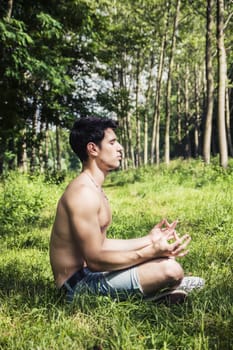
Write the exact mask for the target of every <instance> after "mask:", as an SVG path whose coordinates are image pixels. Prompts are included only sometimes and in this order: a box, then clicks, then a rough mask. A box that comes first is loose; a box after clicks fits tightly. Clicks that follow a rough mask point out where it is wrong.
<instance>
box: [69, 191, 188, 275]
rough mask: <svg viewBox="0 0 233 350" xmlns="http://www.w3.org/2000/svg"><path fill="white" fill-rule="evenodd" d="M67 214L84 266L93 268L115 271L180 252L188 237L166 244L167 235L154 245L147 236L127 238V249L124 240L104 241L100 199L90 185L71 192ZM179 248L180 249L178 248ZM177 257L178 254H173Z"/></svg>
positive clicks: (95, 269)
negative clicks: (100, 219) (84, 262)
mask: <svg viewBox="0 0 233 350" xmlns="http://www.w3.org/2000/svg"><path fill="white" fill-rule="evenodd" d="M66 207H67V211H68V214H69V217H70V224H71V227H72V233H73V235H74V237H75V240H76V241H77V243H78V245H79V248H80V250H81V251H82V253H83V257H84V259H85V261H86V263H87V266H88V267H89V268H90V269H91V270H94V271H114V270H120V269H124V268H127V267H131V266H134V265H138V264H140V263H143V262H145V261H148V260H151V259H154V258H158V257H162V256H164V257H165V256H173V254H174V252H175V251H177V254H181V252H182V251H183V249H185V247H186V245H187V244H188V243H189V241H188V237H184V238H183V239H182V240H180V241H179V242H178V241H176V242H175V243H172V244H169V243H168V241H167V240H168V236H167V234H164V235H163V237H159V239H158V241H156V244H155V242H154V241H153V240H151V242H150V241H149V239H150V236H148V237H146V238H142V239H140V238H139V239H135V240H132V242H131V243H130V244H129V242H130V241H131V240H127V241H128V244H129V247H130V250H127V249H126V246H125V244H123V240H120V241H118V244H116V246H115V247H114V246H113V245H112V244H110V241H106V240H105V234H103V233H102V232H101V228H100V223H99V215H98V213H99V210H100V199H99V197H98V195H97V194H96V193H95V191H93V190H92V189H90V188H89V187H86V186H82V187H81V188H79V191H78V193H72V194H71V193H70V194H69V198H68V199H67V203H66ZM177 249H180V250H177ZM175 256H177V255H175Z"/></svg>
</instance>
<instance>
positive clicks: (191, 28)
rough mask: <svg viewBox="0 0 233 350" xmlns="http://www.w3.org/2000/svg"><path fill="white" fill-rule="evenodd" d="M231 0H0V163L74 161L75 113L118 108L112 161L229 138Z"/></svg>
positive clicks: (158, 157) (213, 147) (222, 149)
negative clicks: (119, 150)
mask: <svg viewBox="0 0 233 350" xmlns="http://www.w3.org/2000/svg"><path fill="white" fill-rule="evenodd" d="M232 15H233V8H232V1H230V0H227V1H223V0H219V1H214V0H207V1H204V0H196V1H191V0H185V1H180V0H167V1H161V0H136V1H130V0H128V1H121V0H118V1H108V0H100V1H90V0H69V1H43V0H42V1H31V0H27V1H23V0H18V1H14V0H3V1H1V4H0V123H1V128H0V172H1V173H3V172H4V170H8V169H20V170H21V171H23V172H27V171H30V172H37V173H38V172H48V171H49V172H57V171H61V170H67V169H68V168H74V167H76V166H77V160H75V158H74V156H73V155H72V153H71V152H70V150H69V147H68V136H67V135H68V133H67V130H68V129H69V128H70V126H71V125H72V123H73V121H74V120H75V119H76V118H78V117H83V116H86V115H90V114H91V115H93V114H95V115H99V116H109V117H112V118H115V119H118V121H119V124H120V126H121V131H120V134H119V138H120V141H121V142H122V144H123V146H124V149H125V157H124V161H123V164H122V167H123V168H124V169H127V168H128V167H138V166H140V165H146V164H154V163H156V164H159V163H160V162H161V161H162V162H165V163H166V164H169V162H170V159H173V158H177V157H184V158H190V157H202V158H203V160H204V162H205V163H207V164H208V163H209V162H210V159H211V156H212V155H218V154H219V162H220V165H221V166H222V167H227V165H228V160H229V156H230V157H232V156H233V147H232V126H231V125H232V117H233V116H232V107H233V103H232V101H233V92H232V79H233V63H232V62H233V54H232V52H233V50H232V45H233V34H232V33H233V24H232Z"/></svg>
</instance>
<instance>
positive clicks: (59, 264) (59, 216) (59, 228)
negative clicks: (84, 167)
mask: <svg viewBox="0 0 233 350" xmlns="http://www.w3.org/2000/svg"><path fill="white" fill-rule="evenodd" d="M83 187H88V188H89V189H90V191H89V193H90V194H91V193H93V195H94V196H96V195H97V196H98V197H99V208H98V224H99V228H98V230H97V233H96V234H101V235H103V240H104V239H105V237H106V230H107V227H108V226H109V224H110V223H111V211H110V207H109V203H108V200H107V198H106V197H105V195H104V193H103V192H102V190H101V188H100V187H98V186H95V184H94V183H92V182H90V178H88V176H87V175H86V174H85V173H81V174H80V175H79V176H78V177H77V178H76V179H74V180H73V181H72V182H71V183H70V184H69V185H68V187H67V189H66V190H65V192H64V194H63V196H62V197H61V199H60V200H59V202H58V206H57V213H56V217H55V221H54V225H53V229H52V234H51V240H50V261H51V266H52V270H53V274H54V278H55V282H56V285H57V287H61V286H62V285H63V283H64V282H65V281H66V280H67V279H68V278H69V277H70V276H71V275H72V274H74V273H75V272H76V271H78V270H80V269H81V268H82V267H83V266H85V265H86V262H85V259H84V257H83V255H82V253H81V251H80V247H79V235H78V233H77V232H76V233H75V234H74V232H73V229H72V224H71V220H70V212H69V207H70V206H71V207H72V206H73V202H75V206H77V207H78V206H82V205H83V201H81V200H80V201H79V192H80V189H81V188H83ZM72 209H75V208H72ZM77 220H78V218H77ZM98 232H100V233H98Z"/></svg>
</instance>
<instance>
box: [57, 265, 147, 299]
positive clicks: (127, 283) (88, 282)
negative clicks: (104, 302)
mask: <svg viewBox="0 0 233 350" xmlns="http://www.w3.org/2000/svg"><path fill="white" fill-rule="evenodd" d="M64 285H65V286H66V297H67V301H68V302H72V301H73V299H74V297H76V296H78V295H81V294H87V293H88V294H93V295H102V296H110V297H111V298H114V299H119V300H125V299H127V298H128V297H130V296H134V295H136V296H139V297H143V291H142V288H141V286H140V283H139V279H138V273H137V268H136V267H131V268H128V269H124V270H118V271H111V272H92V271H90V270H89V269H88V268H84V269H83V270H82V278H81V280H78V281H77V283H76V284H75V285H74V286H73V287H72V288H71V287H70V286H69V285H68V286H67V283H65V284H64ZM67 287H68V288H67Z"/></svg>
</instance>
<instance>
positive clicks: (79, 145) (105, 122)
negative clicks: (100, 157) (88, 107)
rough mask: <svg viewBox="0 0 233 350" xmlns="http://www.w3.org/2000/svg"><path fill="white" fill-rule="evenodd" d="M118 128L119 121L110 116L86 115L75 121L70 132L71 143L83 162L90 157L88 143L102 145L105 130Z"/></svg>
mask: <svg viewBox="0 0 233 350" xmlns="http://www.w3.org/2000/svg"><path fill="white" fill-rule="evenodd" d="M116 128H117V122H115V121H114V120H112V119H109V118H98V117H84V118H79V119H78V120H76V121H75V123H74V125H73V127H72V129H71V132H70V145H71V148H72V150H73V151H74V152H75V154H76V155H77V156H78V157H79V159H80V160H81V162H85V161H87V159H88V151H87V145H88V144H89V143H93V144H95V145H97V146H98V147H101V141H102V140H103V139H104V136H105V130H106V129H112V130H115V129H116Z"/></svg>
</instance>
